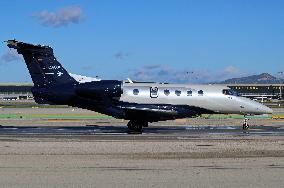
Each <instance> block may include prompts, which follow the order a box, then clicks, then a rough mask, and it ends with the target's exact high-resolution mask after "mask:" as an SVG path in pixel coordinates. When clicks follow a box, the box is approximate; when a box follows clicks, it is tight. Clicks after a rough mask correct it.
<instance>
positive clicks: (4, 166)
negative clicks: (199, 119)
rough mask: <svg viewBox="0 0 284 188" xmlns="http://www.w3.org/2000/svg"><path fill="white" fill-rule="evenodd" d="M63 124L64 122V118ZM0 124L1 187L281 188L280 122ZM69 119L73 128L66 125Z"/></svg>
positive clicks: (283, 146) (283, 139) (283, 144)
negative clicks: (244, 125)
mask: <svg viewBox="0 0 284 188" xmlns="http://www.w3.org/2000/svg"><path fill="white" fill-rule="evenodd" d="M65 123H66V122H65ZM69 125H70V126H67V125H66V126H65V125H62V126H60V125H59V126H41V125H38V126H36V125H32V126H23V125H17V126H16V125H15V126H0V182H1V184H2V185H3V187H15V188H16V187H32V188H33V187H129V186H131V187H157V188H160V187H189V186H193V187H251V188H253V187H261V188H262V187H263V188H264V187H281V186H283V183H284V182H283V170H284V163H283V157H284V137H283V135H284V126H278V125H277V126H251V129H250V130H248V131H245V132H244V131H243V130H242V129H241V127H240V126H189V125H183V126H181V125H164V126H160V125H158V126H150V127H147V128H144V130H143V133H142V134H132V133H130V132H129V131H128V128H127V127H126V126H121V125H115V124H113V125H106V126H102V125H100V126H99V125H94V124H92V125H88V126H75V125H74V123H72V124H71V123H70V124H69ZM72 125H73V126H72Z"/></svg>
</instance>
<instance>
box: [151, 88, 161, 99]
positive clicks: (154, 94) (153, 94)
mask: <svg viewBox="0 0 284 188" xmlns="http://www.w3.org/2000/svg"><path fill="white" fill-rule="evenodd" d="M158 91H159V89H158V87H150V97H151V98H158V96H159V92H158Z"/></svg>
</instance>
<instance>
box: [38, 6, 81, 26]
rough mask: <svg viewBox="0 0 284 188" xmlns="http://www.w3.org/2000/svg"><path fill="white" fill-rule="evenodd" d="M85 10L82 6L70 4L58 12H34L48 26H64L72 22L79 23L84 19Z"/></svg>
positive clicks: (41, 22)
mask: <svg viewBox="0 0 284 188" xmlns="http://www.w3.org/2000/svg"><path fill="white" fill-rule="evenodd" d="M82 14H83V11H82V9H81V7H80V6H68V7H63V8H61V9H59V10H58V11H56V12H49V11H47V10H43V11H41V12H38V13H36V14H34V17H35V18H37V19H38V21H39V22H40V24H42V25H44V26H48V27H55V28H57V27H62V26H67V25H69V24H71V23H73V24H78V23H79V22H80V21H81V20H82Z"/></svg>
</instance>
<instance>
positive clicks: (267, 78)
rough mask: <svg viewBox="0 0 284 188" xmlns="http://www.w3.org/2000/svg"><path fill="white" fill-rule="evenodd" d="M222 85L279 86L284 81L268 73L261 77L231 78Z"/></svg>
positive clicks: (260, 75)
mask: <svg viewBox="0 0 284 188" xmlns="http://www.w3.org/2000/svg"><path fill="white" fill-rule="evenodd" d="M219 83H220V84H279V83H284V79H279V78H276V77H275V76H272V75H270V74H268V73H262V74H259V75H252V76H247V77H241V78H231V79H228V80H225V81H222V82H219Z"/></svg>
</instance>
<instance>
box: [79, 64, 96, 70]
mask: <svg viewBox="0 0 284 188" xmlns="http://www.w3.org/2000/svg"><path fill="white" fill-rule="evenodd" d="M82 69H83V70H86V71H88V70H93V69H94V67H93V66H92V65H85V66H83V67H82Z"/></svg>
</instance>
